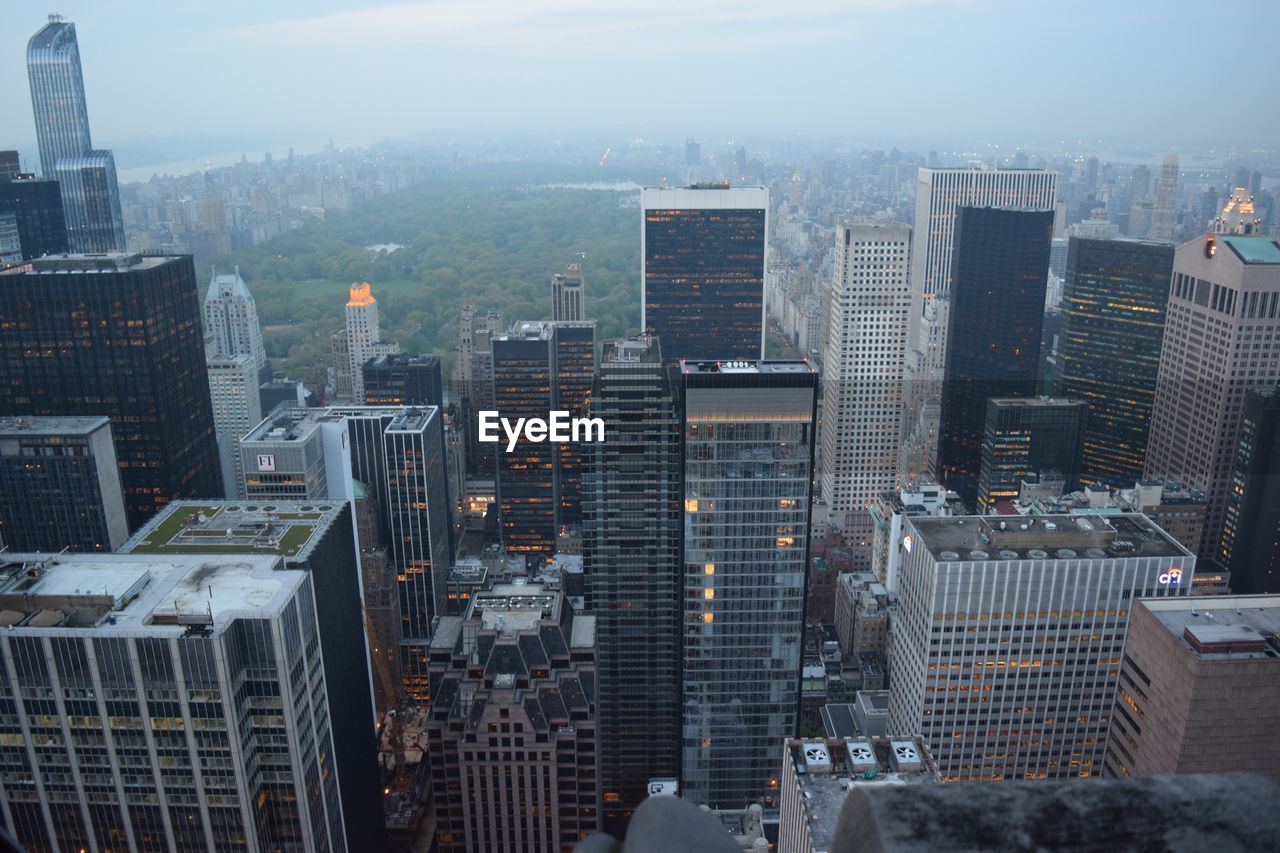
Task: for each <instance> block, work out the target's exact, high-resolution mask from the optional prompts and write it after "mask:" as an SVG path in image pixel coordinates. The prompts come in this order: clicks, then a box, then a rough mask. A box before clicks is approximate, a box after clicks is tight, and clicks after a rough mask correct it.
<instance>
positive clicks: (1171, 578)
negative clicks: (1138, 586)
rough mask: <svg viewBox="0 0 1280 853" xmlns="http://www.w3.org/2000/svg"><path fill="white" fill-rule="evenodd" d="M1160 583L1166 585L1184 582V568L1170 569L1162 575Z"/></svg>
mask: <svg viewBox="0 0 1280 853" xmlns="http://www.w3.org/2000/svg"><path fill="white" fill-rule="evenodd" d="M1160 583H1162V584H1164V585H1165V586H1173V585H1174V584H1181V583H1182V569H1170V570H1169V571H1167V572H1165V573H1164V574H1162V575H1161V576H1160Z"/></svg>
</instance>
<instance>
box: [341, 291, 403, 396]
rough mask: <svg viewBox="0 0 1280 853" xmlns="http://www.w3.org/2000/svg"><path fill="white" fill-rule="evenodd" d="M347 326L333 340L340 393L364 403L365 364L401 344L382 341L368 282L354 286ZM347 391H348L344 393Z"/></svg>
mask: <svg viewBox="0 0 1280 853" xmlns="http://www.w3.org/2000/svg"><path fill="white" fill-rule="evenodd" d="M346 318H347V322H346V326H345V327H344V328H343V329H342V331H341V332H339V333H338V334H337V335H336V336H335V338H341V341H338V340H335V342H334V362H335V368H334V370H335V374H336V376H337V377H338V378H337V396H338V398H339V399H341V400H350V401H351V402H353V403H355V404H356V405H363V404H364V366H365V364H366V363H367V362H368V361H370V360H371V359H375V358H377V357H378V356H382V355H392V354H394V353H398V352H400V347H399V346H397V345H396V344H392V343H383V342H382V325H381V323H380V322H379V320H378V300H376V299H374V298H373V289H372V287H371V286H370V285H369V282H367V281H366V282H363V283H360V282H356V283H353V284H352V285H351V293H350V298H349V299H348V300H347V307H346ZM344 392H345V393H344Z"/></svg>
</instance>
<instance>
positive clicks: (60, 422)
mask: <svg viewBox="0 0 1280 853" xmlns="http://www.w3.org/2000/svg"><path fill="white" fill-rule="evenodd" d="M128 538H129V522H128V519H127V518H126V516H125V508H124V492H123V491H121V487H120V469H119V468H118V467H117V464H116V451H115V445H114V444H112V441H111V421H110V420H108V419H107V418H105V417H96V418H95V417H63V418H29V417H17V418H2V419H0V543H3V545H4V547H6V548H8V549H9V550H10V551H15V552H30V551H43V552H46V553H54V554H56V553H58V552H59V551H62V550H63V549H64V548H67V549H70V550H72V551H90V552H92V551H114V550H116V549H117V548H119V547H120V546H121V545H123V544H124V541H125V540H126V539H128Z"/></svg>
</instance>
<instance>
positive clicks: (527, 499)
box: [492, 322, 559, 556]
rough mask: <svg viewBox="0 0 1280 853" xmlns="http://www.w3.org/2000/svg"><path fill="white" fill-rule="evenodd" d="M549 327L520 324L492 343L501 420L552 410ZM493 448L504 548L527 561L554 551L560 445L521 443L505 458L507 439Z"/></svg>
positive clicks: (539, 415) (543, 414)
mask: <svg viewBox="0 0 1280 853" xmlns="http://www.w3.org/2000/svg"><path fill="white" fill-rule="evenodd" d="M551 335H552V331H551V324H550V323H536V322H524V323H517V324H516V325H515V326H513V327H512V329H511V332H510V334H508V335H506V336H504V337H501V338H498V339H497V340H495V341H494V342H493V392H494V408H495V409H496V410H497V412H498V414H499V415H500V416H501V417H504V418H508V419H510V420H512V422H514V421H515V419H516V418H530V417H532V418H543V419H545V418H546V417H547V413H548V412H550V411H551V410H552V409H554V408H555V406H554V405H552V404H553V402H554V400H555V390H554V389H555V386H554V377H553V356H552V353H551ZM501 432H502V431H501V429H499V433H500V443H498V444H494V445H492V446H493V447H495V448H496V450H495V453H496V455H497V458H498V466H497V467H498V477H497V496H496V497H497V503H498V517H499V524H501V526H502V544H503V547H505V548H506V549H507V550H508V551H511V552H512V553H516V554H526V555H529V556H539V555H542V556H546V555H550V554H552V553H554V552H555V548H556V529H557V524H556V520H557V516H558V515H559V513H558V498H557V493H556V476H555V475H556V468H557V464H556V460H557V456H558V454H559V449H558V445H556V444H553V443H551V442H549V441H543V442H537V443H535V442H530V441H525V440H524V439H521V440H520V441H519V442H518V443H517V444H516V446H515V449H514V450H512V451H511V452H510V453H507V452H506V450H507V444H506V440H505V438H502V437H501Z"/></svg>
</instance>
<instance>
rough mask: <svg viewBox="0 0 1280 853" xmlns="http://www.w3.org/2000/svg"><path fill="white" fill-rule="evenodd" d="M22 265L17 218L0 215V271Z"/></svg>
mask: <svg viewBox="0 0 1280 853" xmlns="http://www.w3.org/2000/svg"><path fill="white" fill-rule="evenodd" d="M20 263H22V238H21V237H20V236H19V235H18V217H17V216H16V215H15V214H12V213H0V269H8V268H10V267H15V266H17V265H18V264H20Z"/></svg>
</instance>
